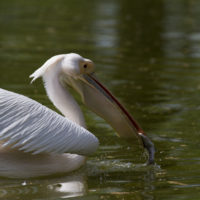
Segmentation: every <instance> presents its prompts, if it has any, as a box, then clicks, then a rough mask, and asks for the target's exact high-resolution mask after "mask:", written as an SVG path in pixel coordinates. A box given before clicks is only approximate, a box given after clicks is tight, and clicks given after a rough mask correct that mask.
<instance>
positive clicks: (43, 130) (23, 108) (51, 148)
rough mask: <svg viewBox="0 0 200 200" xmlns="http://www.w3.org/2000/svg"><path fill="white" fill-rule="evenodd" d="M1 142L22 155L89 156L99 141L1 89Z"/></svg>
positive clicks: (64, 120) (21, 96)
mask: <svg viewBox="0 0 200 200" xmlns="http://www.w3.org/2000/svg"><path fill="white" fill-rule="evenodd" d="M0 140H3V141H6V142H5V143H4V144H3V147H4V146H8V145H9V146H10V147H11V148H15V147H17V148H19V150H22V151H24V152H31V153H33V154H38V153H76V154H80V155H89V154H91V153H93V152H94V151H95V150H96V149H97V147H98V139H97V138H96V137H95V136H94V135H93V134H91V133H90V132H89V131H87V130H86V129H84V128H83V127H81V126H79V125H78V124H75V123H74V122H72V121H70V120H68V119H67V118H64V117H63V116H61V115H59V114H57V113H55V112H54V111H52V110H50V109H48V108H47V107H45V106H43V105H41V104H39V103H37V102H36V101H34V100H32V99H29V98H27V97H25V96H23V95H19V94H16V93H13V92H9V91H6V90H3V89H0Z"/></svg>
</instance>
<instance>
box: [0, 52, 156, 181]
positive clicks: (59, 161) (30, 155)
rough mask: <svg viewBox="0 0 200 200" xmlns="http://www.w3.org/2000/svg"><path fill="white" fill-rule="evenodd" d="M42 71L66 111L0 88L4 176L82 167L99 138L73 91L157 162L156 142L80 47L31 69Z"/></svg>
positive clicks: (48, 88)
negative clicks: (88, 126)
mask: <svg viewBox="0 0 200 200" xmlns="http://www.w3.org/2000/svg"><path fill="white" fill-rule="evenodd" d="M39 77H41V78H42V79H43V82H44V86H45V89H46V93H47V95H48V97H49V99H50V100H51V102H52V103H53V104H54V106H55V107H56V108H57V109H58V110H59V111H60V112H61V114H58V113H56V112H55V111H53V110H50V109H49V108H47V107H45V106H43V105H41V104H40V103H38V102H36V101H34V100H32V99H30V98H28V97H25V96H23V95H20V94H16V93H14V92H10V91H7V90H4V89H0V142H1V143H0V176H5V177H11V178H27V177H38V176H47V175H54V174H62V173H68V172H71V171H74V170H76V169H78V168H80V167H81V166H82V165H83V164H84V163H85V162H86V156H88V155H90V154H92V153H94V152H95V151H96V150H97V148H98V146H99V141H98V139H97V138H96V137H95V136H94V135H93V134H92V133H90V132H89V131H88V130H86V125H85V120H84V116H83V113H82V111H81V109H80V107H79V105H78V104H77V102H76V101H75V100H74V98H73V97H72V95H71V94H70V92H69V87H71V88H73V89H74V90H75V91H77V92H78V93H79V94H80V96H81V99H82V101H83V103H84V104H85V105H86V106H87V107H88V108H89V109H91V110H92V111H93V112H95V113H96V114H98V115H99V116H100V117H102V118H104V119H105V120H106V121H107V122H108V123H109V124H110V125H111V126H112V127H113V128H114V130H115V131H116V132H117V133H118V135H119V136H120V137H125V138H134V139H135V140H137V141H138V142H139V143H140V144H141V146H143V147H144V148H145V149H146V150H147V152H148V153H149V156H148V163H150V164H151V163H154V145H153V143H152V142H151V140H150V139H149V138H148V137H147V135H145V133H144V131H143V130H142V128H141V127H140V126H139V125H138V123H137V122H136V121H135V120H134V119H133V117H132V116H131V115H130V114H129V113H128V112H127V110H126V109H125V108H124V107H123V106H122V104H121V103H120V102H119V101H118V100H117V99H116V98H115V97H114V96H113V95H112V94H111V92H109V90H108V89H106V87H104V86H103V85H102V84H101V83H100V82H99V81H98V80H97V78H96V77H95V75H94V63H93V62H92V61H91V60H90V59H86V58H83V57H82V56H80V55H78V54H76V53H69V54H62V55H56V56H53V57H52V58H50V59H49V60H47V61H46V62H45V63H44V64H43V65H42V66H41V67H40V68H39V69H37V70H36V71H35V72H34V73H33V74H31V75H30V78H32V82H33V81H35V80H36V79H38V78H39Z"/></svg>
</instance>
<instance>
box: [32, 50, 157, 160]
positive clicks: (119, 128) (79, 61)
mask: <svg viewBox="0 0 200 200" xmlns="http://www.w3.org/2000/svg"><path fill="white" fill-rule="evenodd" d="M94 69H95V67H94V63H93V62H92V61H91V60H90V59H86V58H83V57H82V56H80V55H78V54H75V53H70V54H62V55H57V56H54V57H52V58H50V59H49V60H47V61H46V62H45V63H44V65H43V66H42V67H40V68H39V69H38V70H36V71H35V72H34V73H33V74H32V75H31V76H30V77H32V78H33V80H32V81H34V80H35V79H37V78H38V77H43V79H44V80H46V79H51V80H52V84H53V83H55V82H57V81H58V82H59V83H60V85H61V86H62V87H63V88H65V89H66V90H67V88H68V87H71V88H73V89H74V90H75V91H77V92H78V93H79V94H80V96H81V99H82V101H83V103H84V104H85V105H86V106H87V107H88V108H89V109H91V110H92V111H93V112H95V113H96V114H97V115H99V116H100V117H102V118H103V119H105V120H106V121H107V122H108V123H109V124H110V125H111V126H112V127H113V129H114V130H115V131H116V132H117V134H118V135H119V136H120V137H125V138H134V139H135V140H137V141H138V142H139V144H141V146H143V147H145V148H146V149H147V150H148V152H149V163H153V162H154V145H153V143H152V142H151V141H150V139H149V138H148V137H147V136H146V135H145V134H144V131H143V130H142V128H141V127H140V126H139V125H138V123H137V122H136V121H135V120H134V119H133V117H132V116H131V115H130V114H129V113H128V111H127V110H126V109H125V108H124V107H123V106H122V104H121V103H120V102H119V101H118V100H117V99H116V98H115V97H114V96H113V95H112V94H111V92H110V91H109V90H108V89H107V88H106V87H105V86H104V85H102V84H101V83H100V82H99V81H98V79H97V78H96V76H95V73H94V71H95V70H94ZM46 85H47V83H46ZM46 89H47V88H46ZM47 93H48V91H47ZM55 93H56V91H55ZM57 98H58V99H59V98H62V97H59V95H57ZM60 110H61V109H60ZM61 112H62V111H61Z"/></svg>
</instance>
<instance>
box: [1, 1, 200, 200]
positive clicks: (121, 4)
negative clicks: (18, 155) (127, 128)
mask: <svg viewBox="0 0 200 200" xmlns="http://www.w3.org/2000/svg"><path fill="white" fill-rule="evenodd" d="M0 27H1V28H0V87H2V88H4V89H8V90H12V91H15V92H18V93H22V94H24V95H27V96H29V97H31V98H33V99H36V100H37V101H39V102H41V103H43V104H45V105H46V106H48V107H50V108H52V109H54V108H53V106H52V105H51V103H50V102H49V100H48V99H47V97H46V95H45V91H44V89H43V86H42V82H41V81H37V82H36V83H34V85H30V84H29V83H30V80H29V78H28V77H29V75H30V74H31V73H32V72H33V71H34V70H35V69H37V68H38V67H40V66H41V65H42V64H43V63H44V62H45V61H46V60H47V59H48V58H50V57H51V56H53V55H56V54H62V53H69V52H76V53H79V54H81V55H83V56H84V57H88V58H90V59H92V60H93V61H94V62H95V63H96V71H97V75H98V77H99V79H100V80H101V81H102V82H103V83H104V84H105V85H106V86H107V87H108V88H109V89H110V90H111V91H112V92H113V93H114V94H115V96H117V97H118V98H119V99H120V101H121V102H123V103H124V104H125V105H126V107H127V109H128V110H129V111H130V112H131V114H132V115H133V116H134V117H135V118H136V119H137V121H139V122H140V124H141V125H142V127H143V129H144V130H145V131H146V132H147V133H148V134H149V136H150V137H151V138H152V140H153V142H154V143H155V145H156V149H157V152H156V163H157V166H156V167H146V166H144V165H143V163H144V162H145V157H144V156H143V155H141V153H140V152H139V151H138V150H137V149H136V148H135V147H133V146H131V145H130V144H127V142H126V141H123V140H121V139H119V138H117V137H116V136H115V135H114V131H113V130H112V129H111V128H110V127H109V126H108V125H107V124H106V123H105V122H104V121H103V120H102V119H100V118H99V117H96V116H95V115H94V114H93V113H91V112H89V111H88V110H86V109H85V108H84V107H83V110H84V112H85V117H86V119H87V124H88V128H89V129H90V130H91V131H92V132H93V133H94V134H95V135H97V136H98V138H99V139H100V142H101V146H100V148H99V150H98V151H97V152H96V154H94V155H93V156H91V157H90V158H89V160H88V162H87V164H86V166H84V167H83V168H82V169H80V170H79V171H77V172H75V173H73V174H70V175H66V176H64V177H53V178H52V177H47V178H43V179H34V180H9V179H0V199H4V200H7V199H12V200H14V199H20V200H21V199H35V200H44V199H48V200H49V199H50V200H51V199H65V198H72V199H80V200H93V199H113V200H116V199H120V200H122V199H125V200H126V199H127V200H132V199H149V200H150V199H162V200H166V199H181V200H183V199H193V200H194V199H195V200H197V199H200V148H199V147H200V145H199V141H200V123H199V116H200V101H199V99H200V1H195V0H190V1H187V0H157V1H150V0H144V1H139V0H136V1H133V0H85V1H84V0H56V1H55V0H46V1H34V0H28V1H27V0H11V1H5V0H1V1H0ZM73 197H74V198H73Z"/></svg>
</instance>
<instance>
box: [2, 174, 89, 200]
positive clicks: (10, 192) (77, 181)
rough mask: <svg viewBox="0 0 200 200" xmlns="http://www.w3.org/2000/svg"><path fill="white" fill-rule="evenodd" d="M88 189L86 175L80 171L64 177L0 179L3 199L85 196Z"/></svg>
mask: <svg viewBox="0 0 200 200" xmlns="http://www.w3.org/2000/svg"><path fill="white" fill-rule="evenodd" d="M86 190H87V185H86V181H85V175H84V173H82V172H80V171H79V172H76V173H73V174H72V175H68V176H65V177H62V178H50V179H32V180H7V179H3V180H1V181H0V198H1V199H13V200H14V199H35V198H39V199H41V198H42V199H54V198H58V197H59V198H69V197H78V196H83V195H84V194H86ZM15 197H16V198H15Z"/></svg>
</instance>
